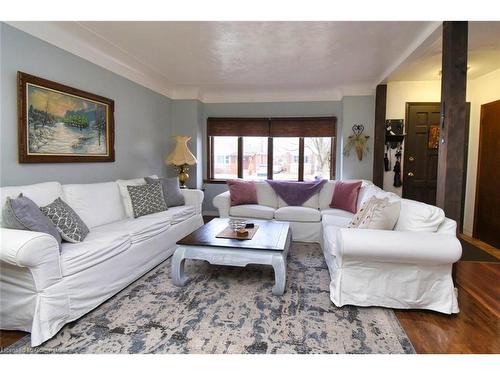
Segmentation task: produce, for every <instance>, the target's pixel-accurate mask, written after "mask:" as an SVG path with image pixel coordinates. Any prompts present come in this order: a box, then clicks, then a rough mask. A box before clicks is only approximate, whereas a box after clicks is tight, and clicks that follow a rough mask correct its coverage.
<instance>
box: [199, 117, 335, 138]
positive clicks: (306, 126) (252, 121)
mask: <svg viewBox="0 0 500 375" xmlns="http://www.w3.org/2000/svg"><path fill="white" fill-rule="evenodd" d="M336 123H337V119H336V117H273V118H238V117H209V118H208V119H207V135H208V136H209V137H211V136H233V137H252V136H253V137H335V135H336V132H335V128H336Z"/></svg>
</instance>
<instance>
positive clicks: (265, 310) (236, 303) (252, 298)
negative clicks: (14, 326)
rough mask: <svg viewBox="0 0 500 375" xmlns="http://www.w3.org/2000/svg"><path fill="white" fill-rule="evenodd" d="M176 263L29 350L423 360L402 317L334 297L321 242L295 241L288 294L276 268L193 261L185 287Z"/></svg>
mask: <svg viewBox="0 0 500 375" xmlns="http://www.w3.org/2000/svg"><path fill="white" fill-rule="evenodd" d="M169 271H170V260H167V261H165V262H163V263H162V264H160V265H159V266H158V267H156V268H155V269H153V270H152V271H151V272H149V273H148V274H146V275H145V276H143V277H142V278H141V279H139V280H137V281H136V282H134V283H133V284H132V285H130V286H129V287H128V288H126V289H124V290H123V291H121V292H120V293H119V294H117V295H116V296H114V297H113V298H111V299H110V300H108V301H106V302H105V303H104V304H102V305H101V306H99V307H98V308H97V309H95V310H93V311H91V312H90V313H88V314H87V315H85V316H84V317H82V318H80V319H79V320H77V321H75V322H73V323H70V324H68V325H66V326H65V327H64V328H63V329H62V330H61V331H60V332H59V333H58V334H57V335H56V336H55V337H54V338H52V339H51V340H49V341H47V342H46V343H44V344H43V345H41V346H40V347H37V348H33V349H32V348H30V346H29V337H26V338H25V339H23V340H21V341H20V342H18V343H16V344H15V345H14V346H11V347H9V348H8V349H7V351H9V352H18V353H20V352H22V353H26V352H28V353H30V352H31V353H414V352H415V351H414V349H413V346H412V344H411V343H410V341H409V339H408V337H407V336H406V334H405V332H404V331H403V329H402V328H401V326H400V325H399V322H398V320H397V319H396V317H395V315H394V312H393V311H392V310H390V309H382V308H361V307H354V306H344V307H342V308H337V307H335V306H334V305H333V303H332V302H331V301H330V298H329V289H328V286H329V282H330V277H329V274H328V269H327V266H326V263H325V261H324V259H323V255H322V252H321V249H320V247H319V246H318V245H316V244H305V243H294V244H293V246H292V249H291V253H290V256H289V258H288V269H287V271H288V275H287V276H288V280H287V287H286V291H285V294H284V295H283V296H281V297H276V296H273V295H272V294H271V288H272V286H273V284H274V274H273V271H272V268H270V267H269V268H268V267H264V266H248V267H246V268H245V269H242V268H237V267H226V266H212V265H209V264H208V263H206V262H202V261H189V260H188V261H186V273H187V275H188V276H189V277H191V279H190V281H189V282H188V284H187V285H186V286H185V287H181V288H179V287H176V286H174V285H173V284H172V282H171V279H170V272H169Z"/></svg>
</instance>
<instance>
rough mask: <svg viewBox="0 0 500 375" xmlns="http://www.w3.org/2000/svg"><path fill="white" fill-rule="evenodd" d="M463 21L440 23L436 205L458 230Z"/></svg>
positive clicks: (461, 180) (463, 137) (462, 146)
mask: <svg viewBox="0 0 500 375" xmlns="http://www.w3.org/2000/svg"><path fill="white" fill-rule="evenodd" d="M467 37H468V24H467V22H466V21H460V22H457V21H449V22H443V59H442V76H441V131H440V144H439V159H438V177H437V181H438V183H437V193H436V202H437V205H438V206H439V207H441V208H442V209H443V210H444V212H445V213H446V216H447V217H449V218H451V219H453V220H455V221H456V222H457V225H458V229H459V231H461V230H462V222H463V207H464V204H463V203H464V197H465V170H466V166H467V164H466V158H467V155H466V151H467V146H466V144H467V140H468V134H467V129H468V126H467V124H466V104H465V92H466V87H467Z"/></svg>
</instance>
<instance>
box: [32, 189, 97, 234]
mask: <svg viewBox="0 0 500 375" xmlns="http://www.w3.org/2000/svg"><path fill="white" fill-rule="evenodd" d="M40 210H41V211H42V212H43V213H44V214H45V216H47V217H48V218H49V219H50V221H52V222H53V223H54V225H55V226H56V228H57V230H58V231H59V233H61V237H62V238H63V239H64V240H66V241H68V242H71V243H78V242H82V241H83V240H84V239H85V237H86V236H87V234H89V228H88V227H87V225H85V223H84V222H83V220H82V219H80V216H78V214H77V213H76V212H75V211H73V209H72V208H71V207H70V206H68V204H67V203H66V202H64V201H63V200H62V199H61V198H57V199H56V200H55V201H54V202H52V203H51V204H49V205H47V206H45V207H40Z"/></svg>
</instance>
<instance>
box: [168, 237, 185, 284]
mask: <svg viewBox="0 0 500 375" xmlns="http://www.w3.org/2000/svg"><path fill="white" fill-rule="evenodd" d="M184 252H185V250H184V249H183V248H182V247H179V248H177V250H175V253H174V256H173V257H172V270H171V275H172V281H173V282H174V285H176V286H184V285H186V282H187V281H188V277H187V276H186V275H185V274H184V263H185V262H186V259H185V258H184Z"/></svg>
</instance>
